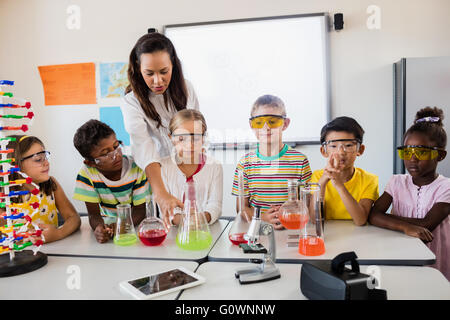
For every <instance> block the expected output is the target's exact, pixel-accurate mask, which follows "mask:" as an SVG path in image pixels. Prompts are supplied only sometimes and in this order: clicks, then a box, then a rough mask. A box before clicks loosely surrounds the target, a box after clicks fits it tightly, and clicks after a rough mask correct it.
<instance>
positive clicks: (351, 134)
mask: <svg viewBox="0 0 450 320" xmlns="http://www.w3.org/2000/svg"><path fill="white" fill-rule="evenodd" d="M363 135H364V130H363V129H362V128H361V126H360V125H359V124H358V122H356V120H355V119H353V118H350V117H338V118H335V119H334V120H333V121H331V122H329V123H327V124H326V125H325V126H324V127H323V128H322V130H321V133H320V143H321V144H322V146H321V147H320V152H321V153H322V155H323V156H324V157H325V158H328V162H327V165H326V166H325V168H324V169H322V170H316V171H314V172H313V174H312V177H311V182H318V183H319V184H320V188H321V193H322V194H321V195H322V199H324V211H325V212H324V217H325V219H344V220H345V219H353V222H354V223H355V224H356V225H358V226H362V225H364V224H366V222H367V219H368V216H369V212H370V209H371V208H372V204H373V203H374V201H375V200H377V199H378V196H379V192H378V177H377V176H376V175H374V174H372V173H369V172H367V171H364V170H363V169H360V168H355V167H354V163H355V160H356V157H359V156H361V155H362V154H363V153H364V150H365V146H364V145H363V144H362V141H363Z"/></svg>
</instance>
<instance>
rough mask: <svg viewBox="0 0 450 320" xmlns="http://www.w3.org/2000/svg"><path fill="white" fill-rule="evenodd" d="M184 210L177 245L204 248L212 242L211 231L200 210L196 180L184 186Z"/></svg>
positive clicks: (195, 248) (191, 248)
mask: <svg viewBox="0 0 450 320" xmlns="http://www.w3.org/2000/svg"><path fill="white" fill-rule="evenodd" d="M184 198H185V201H184V211H183V217H182V219H181V223H180V225H179V227H178V234H177V239H176V242H177V245H178V246H179V247H180V248H181V249H185V250H203V249H206V248H208V247H209V246H210V245H211V243H212V236H211V232H210V231H209V226H208V223H207V222H206V218H205V215H204V214H203V212H200V210H198V206H197V200H196V199H197V197H196V192H195V183H194V181H187V182H186V185H185V187H184Z"/></svg>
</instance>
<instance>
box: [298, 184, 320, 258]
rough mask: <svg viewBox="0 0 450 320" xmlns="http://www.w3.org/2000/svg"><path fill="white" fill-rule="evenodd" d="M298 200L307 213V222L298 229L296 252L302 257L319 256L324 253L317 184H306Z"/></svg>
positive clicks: (318, 187)
mask: <svg viewBox="0 0 450 320" xmlns="http://www.w3.org/2000/svg"><path fill="white" fill-rule="evenodd" d="M300 198H301V199H302V201H303V203H304V206H305V208H306V210H307V212H308V216H309V220H308V222H307V223H306V225H305V226H304V227H303V228H302V229H300V240H299V242H298V252H299V253H300V254H302V255H304V256H320V255H322V254H324V253H325V242H324V236H323V225H322V223H323V220H322V210H321V201H320V186H319V184H318V183H308V184H306V186H305V187H303V188H302V189H301V190H300Z"/></svg>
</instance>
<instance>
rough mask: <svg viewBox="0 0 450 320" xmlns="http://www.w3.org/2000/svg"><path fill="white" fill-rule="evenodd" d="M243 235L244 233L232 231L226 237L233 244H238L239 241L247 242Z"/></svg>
mask: <svg viewBox="0 0 450 320" xmlns="http://www.w3.org/2000/svg"><path fill="white" fill-rule="evenodd" d="M244 235H245V233H244V232H243V233H233V234H230V235H228V239H230V241H231V242H232V243H233V244H235V245H237V246H238V245H239V244H241V243H247V240H245V239H244Z"/></svg>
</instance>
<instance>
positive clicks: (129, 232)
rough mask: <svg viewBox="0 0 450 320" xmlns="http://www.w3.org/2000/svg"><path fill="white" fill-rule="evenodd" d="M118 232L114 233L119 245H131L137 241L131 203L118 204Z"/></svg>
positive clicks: (116, 242) (115, 241)
mask: <svg viewBox="0 0 450 320" xmlns="http://www.w3.org/2000/svg"><path fill="white" fill-rule="evenodd" d="M116 208H117V222H116V233H115V234H114V243H115V244H117V245H119V246H129V245H132V244H134V243H136V241H137V235H136V231H135V230H134V225H133V220H132V219H131V205H129V204H118V205H117V206H116Z"/></svg>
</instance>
